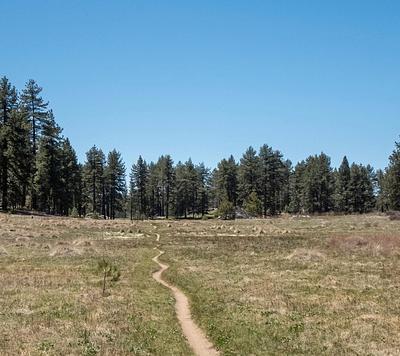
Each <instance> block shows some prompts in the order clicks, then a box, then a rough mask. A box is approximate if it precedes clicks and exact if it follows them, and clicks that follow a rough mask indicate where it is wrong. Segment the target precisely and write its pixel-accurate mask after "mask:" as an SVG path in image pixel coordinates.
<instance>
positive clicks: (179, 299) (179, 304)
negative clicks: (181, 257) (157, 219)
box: [153, 234, 219, 356]
mask: <svg viewBox="0 0 400 356" xmlns="http://www.w3.org/2000/svg"><path fill="white" fill-rule="evenodd" d="M157 241H160V235H159V234H157ZM156 250H158V249H157V248H156ZM158 252H159V254H158V255H157V256H156V257H154V258H153V261H154V262H155V263H157V264H158V265H159V266H160V269H159V270H158V271H157V272H155V273H153V278H154V279H155V280H156V281H157V282H158V283H160V284H162V285H163V286H165V287H167V288H169V289H170V290H171V291H172V293H173V294H174V298H175V300H176V304H175V310H176V315H177V317H178V320H179V323H180V324H181V327H182V330H183V334H184V335H185V337H186V339H187V341H188V343H189V345H190V347H191V348H192V349H193V351H194V353H195V354H196V355H198V356H213V355H219V353H218V351H217V350H216V349H215V348H214V346H213V344H212V343H211V342H210V341H208V339H207V337H206V335H205V334H204V332H203V331H202V330H201V329H200V328H199V327H198V326H197V325H196V323H195V322H194V320H193V319H192V315H191V314H190V305H189V300H188V298H187V297H186V295H185V294H184V293H183V292H182V291H181V290H180V289H178V288H177V287H175V286H173V285H171V284H169V283H167V282H166V281H164V279H163V278H162V274H163V272H164V271H166V270H167V269H168V268H169V266H168V265H165V264H163V263H161V262H160V261H159V257H160V256H162V255H163V254H164V252H163V251H160V250H158Z"/></svg>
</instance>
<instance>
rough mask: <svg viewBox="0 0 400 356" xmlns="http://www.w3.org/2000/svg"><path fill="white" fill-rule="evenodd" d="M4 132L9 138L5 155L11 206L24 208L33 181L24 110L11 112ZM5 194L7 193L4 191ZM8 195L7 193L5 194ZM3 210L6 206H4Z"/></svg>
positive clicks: (31, 157) (30, 151) (27, 126)
mask: <svg viewBox="0 0 400 356" xmlns="http://www.w3.org/2000/svg"><path fill="white" fill-rule="evenodd" d="M4 134H5V136H6V138H7V140H8V143H7V150H6V151H5V156H6V158H7V161H8V164H7V180H8V187H7V189H6V190H7V194H8V198H7V200H8V203H10V206H11V208H13V209H17V208H23V207H25V204H26V196H27V191H28V187H29V185H30V182H31V162H32V160H33V155H32V150H31V147H30V138H29V135H30V129H29V124H28V123H27V121H26V120H25V116H24V114H23V112H21V111H20V110H14V111H13V112H12V113H11V116H10V119H9V121H8V125H7V126H6V127H5V130H4ZM4 194H6V193H5V192H4ZM5 196H6V195H5ZM3 210H6V208H5V207H4V206H3Z"/></svg>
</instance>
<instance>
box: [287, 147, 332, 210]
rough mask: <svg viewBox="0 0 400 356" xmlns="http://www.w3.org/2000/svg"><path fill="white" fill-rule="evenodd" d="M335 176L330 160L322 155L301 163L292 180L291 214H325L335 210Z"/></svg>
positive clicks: (311, 157)
mask: <svg viewBox="0 0 400 356" xmlns="http://www.w3.org/2000/svg"><path fill="white" fill-rule="evenodd" d="M333 191H334V176H333V172H332V168H331V161H330V158H329V157H328V156H327V155H325V154H324V153H321V154H320V155H318V156H310V157H308V158H307V160H306V161H305V162H300V163H299V164H298V165H297V166H296V169H295V171H294V173H292V175H291V178H290V195H291V203H290V205H289V207H290V210H291V212H296V213H298V212H301V213H324V212H328V211H330V210H332V209H333Z"/></svg>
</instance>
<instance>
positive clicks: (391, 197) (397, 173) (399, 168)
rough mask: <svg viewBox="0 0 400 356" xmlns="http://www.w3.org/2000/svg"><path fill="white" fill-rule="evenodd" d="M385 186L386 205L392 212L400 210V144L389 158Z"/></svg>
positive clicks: (399, 143) (398, 143)
mask: <svg viewBox="0 0 400 356" xmlns="http://www.w3.org/2000/svg"><path fill="white" fill-rule="evenodd" d="M384 182H385V184H384V185H383V188H384V194H385V196H386V204H387V207H388V208H389V209H390V210H400V142H396V143H395V149H394V151H393V153H392V154H391V155H390V157H389V166H388V167H387V169H386V172H385V180H384Z"/></svg>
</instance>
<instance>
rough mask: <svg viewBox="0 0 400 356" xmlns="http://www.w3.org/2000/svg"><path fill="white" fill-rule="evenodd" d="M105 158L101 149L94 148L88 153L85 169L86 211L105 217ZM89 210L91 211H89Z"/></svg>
mask: <svg viewBox="0 0 400 356" xmlns="http://www.w3.org/2000/svg"><path fill="white" fill-rule="evenodd" d="M104 166H105V156H104V153H103V151H102V150H101V149H98V148H97V147H96V146H93V147H92V148H91V149H90V150H89V151H88V152H87V153H86V163H85V165H84V167H83V191H84V196H85V206H84V211H85V213H86V214H87V213H88V212H89V211H91V212H92V213H93V214H95V215H100V214H101V215H103V217H105V185H104ZM88 210H89V211H88Z"/></svg>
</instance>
